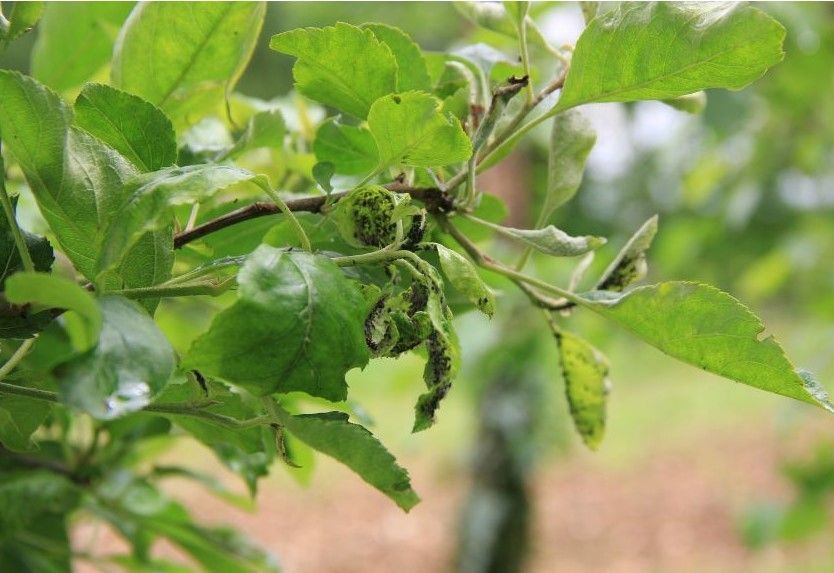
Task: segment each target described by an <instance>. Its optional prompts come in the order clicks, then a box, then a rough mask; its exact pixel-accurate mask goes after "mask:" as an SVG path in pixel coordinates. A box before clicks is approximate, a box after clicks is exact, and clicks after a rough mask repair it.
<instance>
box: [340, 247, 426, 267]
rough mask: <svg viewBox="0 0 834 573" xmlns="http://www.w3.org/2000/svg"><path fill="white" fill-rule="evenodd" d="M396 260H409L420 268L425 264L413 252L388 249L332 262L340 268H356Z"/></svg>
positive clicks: (341, 258)
mask: <svg viewBox="0 0 834 573" xmlns="http://www.w3.org/2000/svg"><path fill="white" fill-rule="evenodd" d="M396 259H409V260H411V261H412V262H414V263H416V264H417V265H418V266H419V265H422V264H423V263H425V261H424V260H423V259H421V258H420V257H418V256H417V254H416V253H414V252H412V251H405V250H400V251H391V250H386V249H380V250H378V251H372V252H370V253H363V254H361V255H350V256H345V257H333V258H332V259H330V260H331V261H333V262H334V263H336V264H337V265H338V266H340V267H354V266H357V265H371V264H375V263H381V262H384V261H393V260H396Z"/></svg>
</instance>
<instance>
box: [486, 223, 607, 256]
mask: <svg viewBox="0 0 834 573" xmlns="http://www.w3.org/2000/svg"><path fill="white" fill-rule="evenodd" d="M489 226H490V227H492V228H494V229H495V230H496V231H498V233H499V234H501V235H504V236H505V237H508V238H510V239H514V240H516V241H519V242H521V243H523V244H525V245H528V246H530V247H532V248H534V249H536V250H537V251H541V252H542V253H545V254H547V255H550V256H552V257H576V256H579V255H584V254H585V253H587V252H588V251H593V250H594V249H598V248H600V247H601V246H603V245H604V244H605V243H606V240H605V238H604V237H595V236H593V235H584V236H581V237H572V236H570V235H568V234H567V233H565V232H564V231H562V230H561V229H557V228H556V227H554V226H553V225H548V226H547V227H544V228H543V229H514V228H512V227H502V226H500V225H489Z"/></svg>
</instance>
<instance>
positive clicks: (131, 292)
mask: <svg viewBox="0 0 834 573" xmlns="http://www.w3.org/2000/svg"><path fill="white" fill-rule="evenodd" d="M235 284H237V281H236V280H235V277H227V278H225V279H223V280H220V281H202V282H194V283H183V284H165V283H163V284H161V285H156V286H150V287H138V288H126V289H121V290H111V291H107V294H115V295H120V296H123V297H126V298H130V299H143V298H173V297H180V296H197V295H208V296H218V295H220V294H223V293H224V292H226V291H227V290H229V289H230V288H231V287H233V286H234V285H235Z"/></svg>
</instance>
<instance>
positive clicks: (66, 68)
mask: <svg viewBox="0 0 834 573" xmlns="http://www.w3.org/2000/svg"><path fill="white" fill-rule="evenodd" d="M133 4H134V3H133V2H91V3H80V2H47V3H46V9H45V10H44V14H43V19H42V20H41V23H40V27H39V33H38V39H37V41H36V42H35V47H34V48H33V49H32V75H33V76H34V77H35V78H37V79H38V80H39V81H41V82H43V83H44V84H46V85H48V86H49V87H50V88H52V89H54V90H57V91H60V92H63V91H65V90H68V89H70V88H74V87H76V86H79V85H81V84H82V83H84V82H85V81H87V80H89V79H90V78H92V77H93V76H94V75H95V74H96V72H98V71H100V70H101V69H102V68H104V67H105V66H106V65H107V63H108V62H109V61H110V56H111V54H112V53H113V42H114V41H115V40H116V36H117V34H118V30H119V28H120V27H121V25H122V22H124V20H125V18H127V15H128V14H129V13H130V11H131V9H132V8H133Z"/></svg>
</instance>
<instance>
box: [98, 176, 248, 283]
mask: <svg viewBox="0 0 834 573" xmlns="http://www.w3.org/2000/svg"><path fill="white" fill-rule="evenodd" d="M255 177H256V176H255V175H254V174H253V173H251V172H249V171H247V170H245V169H240V168H238V167H232V166H229V165H211V164H206V165H189V166H187V167H176V166H175V167H168V168H166V169H161V170H159V171H154V172H153V173H147V174H143V175H141V176H139V177H137V178H135V179H133V180H132V181H131V182H130V184H129V185H130V190H131V194H130V196H129V199H128V200H127V201H126V202H125V203H124V204H123V205H122V206H121V208H120V209H119V210H118V211H117V213H116V215H115V216H114V217H113V222H112V223H111V224H110V225H109V226H108V227H107V230H106V232H105V240H104V244H103V245H102V249H101V253H100V255H99V257H98V260H97V261H96V272H97V273H102V272H104V271H106V270H108V269H109V268H111V267H113V266H114V265H116V264H118V263H119V262H120V261H121V260H122V259H123V257H124V256H125V254H126V253H127V252H128V250H129V249H130V248H131V247H132V246H133V245H134V244H136V242H137V241H138V240H139V238H140V237H141V236H142V234H143V233H145V232H148V231H154V230H157V229H161V228H163V227H166V226H168V225H170V224H171V219H172V217H173V208H174V207H175V206H177V205H191V204H194V203H199V202H201V201H204V200H206V199H208V198H210V197H211V196H212V195H214V194H215V193H217V192H219V191H222V190H223V189H225V188H227V187H230V186H231V185H234V184H236V183H242V182H244V181H251V180H253V179H255Z"/></svg>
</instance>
